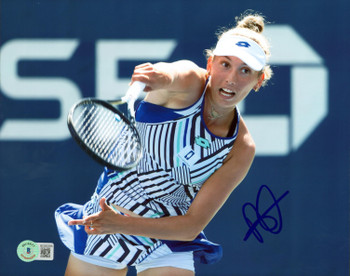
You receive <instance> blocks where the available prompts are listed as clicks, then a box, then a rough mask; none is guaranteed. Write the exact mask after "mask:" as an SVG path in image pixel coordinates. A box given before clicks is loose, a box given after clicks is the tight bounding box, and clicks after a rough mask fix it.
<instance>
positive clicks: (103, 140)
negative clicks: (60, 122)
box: [68, 82, 145, 171]
mask: <svg viewBox="0 0 350 276" xmlns="http://www.w3.org/2000/svg"><path fill="white" fill-rule="evenodd" d="M144 88H145V84H143V83H141V82H134V83H133V84H132V85H131V86H130V88H129V89H128V91H127V92H126V94H125V96H124V97H122V98H121V99H120V100H116V101H108V102H107V101H102V100H98V99H94V98H86V99H82V100H80V101H79V102H78V103H76V104H74V105H73V106H72V108H71V110H70V112H69V114H68V128H69V131H70V133H71V135H72V137H73V138H74V140H75V141H76V142H77V143H78V145H79V146H80V147H81V148H82V149H83V150H84V151H85V152H86V153H87V154H88V155H89V156H91V157H92V158H93V159H94V160H95V161H97V162H99V163H100V164H102V165H104V166H107V167H108V168H110V169H113V170H118V171H125V170H129V169H131V168H133V167H135V166H136V165H137V163H138V162H139V160H140V158H141V155H142V145H141V139H140V135H139V133H138V131H137V129H136V127H135V110H134V103H135V101H136V100H137V98H138V96H139V94H140V92H141V91H143V89H144Z"/></svg>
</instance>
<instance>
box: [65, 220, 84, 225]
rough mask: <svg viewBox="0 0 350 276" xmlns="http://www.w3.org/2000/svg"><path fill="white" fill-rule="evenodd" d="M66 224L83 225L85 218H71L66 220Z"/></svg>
mask: <svg viewBox="0 0 350 276" xmlns="http://www.w3.org/2000/svg"><path fill="white" fill-rule="evenodd" d="M68 225H85V219H73V220H70V221H69V222H68Z"/></svg>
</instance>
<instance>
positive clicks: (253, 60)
mask: <svg viewBox="0 0 350 276" xmlns="http://www.w3.org/2000/svg"><path fill="white" fill-rule="evenodd" d="M213 54H214V55H215V56H234V57H238V58H239V59H241V60H242V61H243V62H244V63H246V64H247V65H248V66H249V67H250V68H252V69H253V70H255V71H261V70H262V69H263V68H264V66H265V65H266V55H265V52H264V50H263V49H262V48H261V47H260V46H259V45H258V44H257V43H256V42H255V41H253V40H251V39H249V38H246V37H243V36H237V35H230V34H225V35H223V36H222V37H221V38H220V39H219V41H218V43H217V44H216V48H215V50H214V51H213Z"/></svg>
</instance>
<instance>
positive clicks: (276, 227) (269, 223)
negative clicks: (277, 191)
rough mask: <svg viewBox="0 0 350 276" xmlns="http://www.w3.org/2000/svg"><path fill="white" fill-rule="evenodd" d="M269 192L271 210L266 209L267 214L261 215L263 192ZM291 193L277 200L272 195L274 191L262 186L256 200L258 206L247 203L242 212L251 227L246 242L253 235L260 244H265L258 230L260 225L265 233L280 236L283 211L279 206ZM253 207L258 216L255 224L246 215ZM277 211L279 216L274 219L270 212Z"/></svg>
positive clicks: (245, 238)
mask: <svg viewBox="0 0 350 276" xmlns="http://www.w3.org/2000/svg"><path fill="white" fill-rule="evenodd" d="M264 190H265V191H267V192H268V193H269V195H270V196H271V198H272V200H273V203H272V204H271V206H270V207H269V208H267V209H266V211H265V212H263V213H262V214H261V210H260V206H259V203H260V196H261V193H262V192H263V191H264ZM288 193H289V191H286V192H285V193H284V194H283V195H282V196H280V197H279V198H278V199H276V197H275V196H274V194H273V193H272V191H271V190H270V188H269V187H267V186H266V185H262V186H261V187H260V189H259V191H258V195H257V198H256V206H254V205H253V204H252V203H250V202H248V203H245V204H244V205H243V207H242V212H243V217H244V219H245V221H246V223H247V224H248V226H249V230H248V232H247V233H246V235H245V237H244V239H243V240H244V241H246V240H247V239H248V238H249V237H250V235H251V234H253V235H254V236H255V238H256V239H257V240H258V241H259V242H260V243H263V242H264V240H263V238H262V236H261V234H260V232H259V231H258V230H257V227H258V226H259V225H260V226H261V228H262V229H264V230H265V231H268V232H270V233H272V234H278V233H280V232H281V230H282V214H281V210H280V207H279V206H278V203H279V202H280V201H281V200H282V199H283V198H284V197H285V196H286V195H287V194H288ZM248 207H251V208H252V210H253V211H254V212H255V215H256V220H255V222H252V220H250V219H249V218H248V216H247V214H246V212H247V208H248ZM274 208H275V209H276V210H277V213H278V216H277V218H276V217H273V216H272V215H269V212H270V211H271V210H273V209H274Z"/></svg>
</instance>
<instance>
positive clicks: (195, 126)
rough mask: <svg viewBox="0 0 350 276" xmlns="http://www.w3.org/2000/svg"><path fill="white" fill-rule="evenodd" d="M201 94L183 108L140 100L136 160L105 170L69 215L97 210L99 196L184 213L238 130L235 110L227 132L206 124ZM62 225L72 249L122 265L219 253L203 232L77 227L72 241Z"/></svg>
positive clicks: (155, 214) (209, 258)
mask: <svg viewBox="0 0 350 276" xmlns="http://www.w3.org/2000/svg"><path fill="white" fill-rule="evenodd" d="M204 95H205V93H203V95H202V97H201V98H200V99H199V100H198V101H197V102H196V103H195V104H193V105H192V106H190V107H188V108H185V109H181V110H179V109H176V110H174V109H169V108H165V107H162V106H158V105H154V104H151V103H148V102H141V103H140V105H139V107H138V110H137V114H136V121H137V128H138V130H139V132H140V135H141V137H142V143H143V157H142V159H141V161H140V163H139V165H138V166H137V167H135V168H134V169H132V170H129V171H126V172H116V171H110V170H108V169H105V171H104V172H103V174H102V175H101V177H100V179H99V182H98V186H97V188H96V191H95V193H94V195H93V196H92V198H91V200H90V201H89V202H87V203H86V204H85V205H84V207H83V210H82V212H80V214H79V215H77V214H76V213H74V212H73V213H74V214H73V215H72V216H71V217H75V218H76V217H77V216H81V213H83V215H85V216H88V215H91V214H94V213H96V212H99V211H101V210H100V206H99V201H100V199H101V198H102V197H105V198H106V199H107V203H109V204H115V205H118V206H120V207H123V208H125V209H128V210H130V211H132V212H133V213H135V214H137V215H140V216H143V217H149V218H160V217H164V216H178V215H183V214H185V213H186V212H187V210H188V208H189V206H190V204H191V202H192V200H193V199H194V197H195V196H196V194H197V192H198V191H199V189H200V188H201V186H202V184H203V183H204V182H205V181H206V180H207V179H208V178H209V177H210V175H212V174H213V173H214V172H215V171H216V170H217V169H218V168H220V167H221V165H222V164H223V161H224V160H225V158H226V156H227V154H228V153H229V152H230V150H231V148H232V146H233V144H234V141H235V139H236V137H237V133H238V126H239V117H240V116H239V112H238V111H236V118H237V120H236V124H235V126H234V127H235V129H234V132H233V135H232V136H231V137H225V138H223V137H217V136H215V135H214V134H212V133H211V132H210V131H209V130H208V129H207V127H206V126H205V124H204V121H203V118H202V116H203V115H202V114H203V106H204ZM67 210H68V211H67ZM71 211H72V210H71V209H70V207H69V208H67V206H66V205H65V206H63V207H61V208H59V209H58V211H57V214H56V219H58V221H59V220H60V216H61V214H65V215H67V214H68V213H69V212H71ZM116 211H117V210H116ZM60 224H62V222H60V223H58V228H59V232H60V236H61V238H62V240H63V242H64V243H65V244H66V245H67V246H68V247H69V248H70V249H71V250H73V251H74V252H76V253H80V254H82V253H83V254H85V255H92V256H99V257H103V258H106V259H109V260H112V261H114V262H118V263H122V264H125V265H135V264H138V263H141V262H143V261H145V260H151V259H154V258H157V257H159V256H163V255H165V254H170V253H171V252H179V251H194V256H195V259H200V261H201V262H203V263H212V262H215V261H217V260H218V259H219V258H220V257H221V247H220V246H219V245H216V244H214V243H211V242H209V241H208V240H206V238H205V236H204V234H203V233H202V234H201V235H200V236H199V237H198V238H197V239H196V240H194V241H193V242H176V241H174V242H171V241H161V240H157V239H151V238H146V237H136V236H131V235H123V234H114V235H91V236H88V237H87V238H86V235H84V233H85V232H84V233H83V232H81V231H82V229H81V228H80V229H78V230H79V231H80V233H79V234H77V233H73V234H72V235H73V236H74V238H75V239H76V240H75V241H74V242H73V245H72V242H71V241H69V240H70V239H69V238H67V237H64V236H67V235H66V234H65V233H64V231H66V230H67V228H66V230H64V229H63V228H65V227H60ZM60 228H61V230H60ZM73 232H74V230H73ZM69 243H70V244H69ZM77 245H78V246H77ZM196 257H198V258H196Z"/></svg>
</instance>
